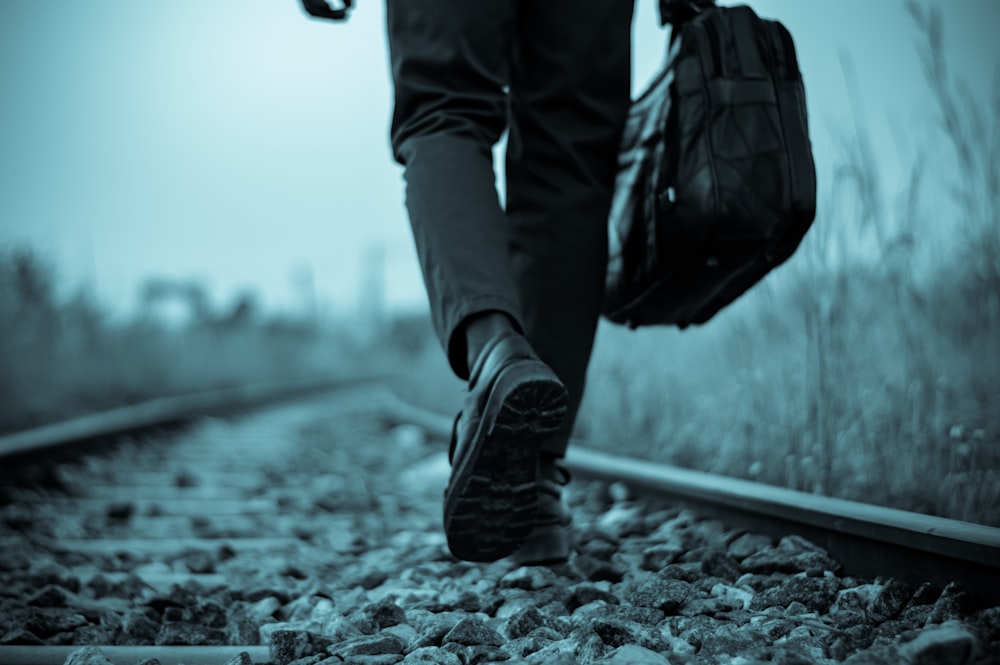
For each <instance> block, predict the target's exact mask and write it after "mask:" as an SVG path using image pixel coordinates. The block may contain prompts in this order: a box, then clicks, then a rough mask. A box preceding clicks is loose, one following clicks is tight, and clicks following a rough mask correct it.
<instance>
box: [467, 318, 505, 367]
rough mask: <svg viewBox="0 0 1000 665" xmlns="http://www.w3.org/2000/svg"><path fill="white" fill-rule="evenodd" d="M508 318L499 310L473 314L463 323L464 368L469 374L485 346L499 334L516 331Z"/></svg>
mask: <svg viewBox="0 0 1000 665" xmlns="http://www.w3.org/2000/svg"><path fill="white" fill-rule="evenodd" d="M516 330H517V329H516V328H515V327H514V323H513V322H512V321H511V320H510V318H509V317H508V316H507V315H506V314H504V313H503V312H501V311H499V310H491V311H488V312H480V313H478V314H473V315H472V316H471V317H469V318H468V320H467V321H466V322H465V349H466V356H465V361H466V367H467V368H468V371H469V372H471V371H472V368H473V367H474V366H475V364H476V360H477V359H478V358H479V355H480V354H481V353H482V351H483V347H485V346H486V344H487V343H488V342H489V341H490V340H491V339H493V338H494V337H496V336H497V335H500V334H501V333H504V332H507V331H511V332H513V331H516Z"/></svg>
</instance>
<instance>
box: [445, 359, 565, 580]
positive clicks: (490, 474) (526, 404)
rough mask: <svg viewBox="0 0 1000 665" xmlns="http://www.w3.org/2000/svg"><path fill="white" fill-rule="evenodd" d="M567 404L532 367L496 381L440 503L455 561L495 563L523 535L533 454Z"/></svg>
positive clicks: (557, 387)
mask: <svg viewBox="0 0 1000 665" xmlns="http://www.w3.org/2000/svg"><path fill="white" fill-rule="evenodd" d="M568 401H569V399H568V395H567V393H566V388H565V387H563V385H562V383H560V382H559V380H558V378H556V376H555V374H554V373H553V372H552V370H550V369H549V368H548V367H546V366H545V365H544V364H542V363H540V362H538V361H521V362H517V363H513V364H512V365H510V366H509V367H507V368H505V369H504V370H503V371H502V372H501V373H500V376H499V377H497V380H496V383H495V384H494V386H493V388H492V390H491V391H490V393H489V396H488V397H487V399H486V403H485V405H484V407H483V414H482V419H481V420H480V423H479V427H478V429H477V431H476V434H475V437H474V439H473V440H472V442H471V443H470V444H469V446H468V448H467V449H466V452H465V453H464V455H463V458H462V459H459V460H456V462H455V466H454V468H453V471H452V482H451V483H450V484H449V487H448V491H447V493H446V495H445V505H444V530H445V534H446V535H447V538H448V547H449V548H450V549H451V552H452V554H454V555H455V556H456V557H457V558H459V559H463V560H465V561H477V562H488V561H496V560H498V559H502V558H504V557H506V556H509V555H510V554H512V553H513V552H514V551H515V550H516V549H517V548H518V547H519V546H520V545H521V544H522V543H523V542H524V541H525V540H526V539H527V537H528V536H529V535H530V533H531V531H532V529H533V528H534V520H535V517H536V516H537V513H538V478H537V472H538V454H539V452H540V451H541V448H542V445H543V444H544V443H545V441H546V440H548V439H549V438H550V437H552V436H554V435H556V434H557V433H558V432H559V430H560V428H561V427H562V424H563V421H564V420H565V418H566V412H567V404H568Z"/></svg>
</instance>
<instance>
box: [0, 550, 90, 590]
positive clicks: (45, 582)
mask: <svg viewBox="0 0 1000 665" xmlns="http://www.w3.org/2000/svg"><path fill="white" fill-rule="evenodd" d="M6 556H7V552H4V557H6ZM28 579H29V580H30V582H31V586H32V587H34V588H36V589H40V588H42V587H46V586H50V585H51V586H59V587H62V588H64V589H66V590H67V591H69V592H71V593H79V592H80V578H79V577H77V576H76V575H75V574H73V571H71V570H70V569H69V568H67V567H66V566H63V565H60V564H58V563H53V562H48V563H43V564H41V565H39V566H37V567H33V568H32V569H31V570H29V571H28Z"/></svg>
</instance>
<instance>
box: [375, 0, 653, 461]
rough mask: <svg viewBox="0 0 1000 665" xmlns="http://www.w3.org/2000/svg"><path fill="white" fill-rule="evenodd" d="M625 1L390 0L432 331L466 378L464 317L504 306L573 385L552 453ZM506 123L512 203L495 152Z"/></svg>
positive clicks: (598, 241) (588, 305)
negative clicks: (565, 396) (498, 179)
mask: <svg viewBox="0 0 1000 665" xmlns="http://www.w3.org/2000/svg"><path fill="white" fill-rule="evenodd" d="M632 10H633V3H632V2H631V1H630V0H524V1H521V0H490V1H488V2H480V1H478V0H387V22H388V35H389V49H390V54H391V61H392V76H393V83H394V88H395V109H394V112H393V118H392V131H391V135H392V136H391V137H392V147H393V153H394V155H395V158H396V159H397V160H398V161H399V162H400V163H401V164H403V165H404V166H405V167H406V168H405V179H406V206H407V210H408V212H409V216H410V222H411V225H412V227H413V236H414V240H415V242H416V246H417V254H418V256H419V258H420V263H421V267H422V269H423V275H424V281H425V284H426V286H427V293H428V297H429V299H430V306H431V316H432V319H433V322H434V327H435V330H436V332H437V334H438V337H439V338H440V340H441V343H442V345H443V346H444V348H445V351H446V353H447V354H448V359H449V362H450V364H451V366H452V369H453V370H454V371H455V372H456V374H458V375H459V376H460V377H462V378H467V370H466V361H465V340H464V336H463V335H462V334H461V333H460V330H461V328H460V325H461V323H462V321H463V319H465V318H466V317H468V316H470V315H472V314H475V313H477V312H483V311H489V310H499V311H502V312H505V313H506V314H508V315H509V316H510V317H511V319H512V320H513V321H514V322H515V324H516V325H517V326H519V327H520V328H521V330H522V332H524V333H525V335H526V336H527V337H528V339H529V341H530V342H531V344H532V346H533V347H534V348H535V351H536V352H537V353H538V354H539V356H540V357H541V358H542V360H544V361H545V362H546V363H547V364H548V365H549V366H550V367H552V369H553V370H554V371H555V372H556V374H557V375H558V376H559V377H560V378H561V379H562V381H563V382H564V383H565V384H566V387H567V388H568V390H569V393H570V401H571V414H572V417H571V418H569V419H568V423H567V432H566V437H564V439H563V440H562V441H558V442H553V444H552V446H551V448H552V452H555V453H557V454H563V453H564V452H565V448H566V443H567V441H566V439H568V434H569V432H568V430H569V429H570V428H571V427H572V422H573V420H574V419H575V414H576V410H577V408H578V407H579V403H580V400H581V399H582V397H583V388H584V381H585V377H586V370H587V364H588V362H589V359H590V352H591V349H592V347H593V341H594V333H595V330H596V327H597V320H598V316H599V313H600V308H601V299H602V295H603V288H604V275H605V269H606V263H607V217H608V209H609V207H610V204H611V193H612V188H613V184H614V178H615V172H616V168H617V152H618V143H619V140H620V137H621V131H622V128H623V126H624V122H625V115H626V113H627V111H628V105H629V91H630V78H631V22H632ZM504 130H509V132H510V133H509V139H508V148H507V159H506V164H505V168H506V171H505V173H506V181H507V189H506V210H504V209H503V208H502V207H501V205H500V203H499V200H498V197H497V193H496V189H495V183H494V172H493V160H492V147H493V146H494V144H496V142H497V141H498V140H499V139H500V137H501V135H502V134H503V132H504ZM456 331H459V334H456Z"/></svg>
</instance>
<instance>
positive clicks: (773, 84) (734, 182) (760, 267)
mask: <svg viewBox="0 0 1000 665" xmlns="http://www.w3.org/2000/svg"><path fill="white" fill-rule="evenodd" d="M688 7H690V8H691V9H692V10H693V11H692V12H691V16H690V17H686V20H683V21H681V22H680V25H677V24H676V23H675V25H674V27H673V30H672V36H671V40H670V46H669V53H668V59H667V64H666V65H665V67H664V69H663V71H662V72H661V73H660V74H659V76H658V77H657V78H656V79H655V80H654V81H653V83H652V84H650V86H649V88H648V89H647V90H646V91H645V92H644V93H643V94H642V96H640V97H639V98H638V99H637V100H635V102H634V103H633V105H632V108H631V110H630V112H629V117H628V121H627V125H626V128H625V133H624V137H623V141H622V147H621V151H620V155H619V172H618V178H617V182H616V183H615V195H614V200H613V203H612V208H611V215H610V218H609V224H608V230H609V238H608V240H609V261H608V273H607V282H606V289H605V299H604V308H603V314H604V316H605V317H606V318H608V319H610V320H611V321H614V322H616V323H624V324H627V325H629V326H631V327H636V326H641V325H652V324H672V325H676V326H678V327H680V328H684V327H686V326H688V325H690V324H694V323H704V322H706V321H708V320H709V319H710V318H711V317H712V316H714V315H715V314H716V312H718V311H719V310H720V309H722V308H723V307H725V306H726V305H728V304H729V303H731V302H732V301H733V300H735V299H736V298H738V297H739V296H740V295H742V294H743V293H744V292H745V291H746V290H747V289H749V288H750V287H751V286H753V285H754V284H756V283H757V282H758V281H759V280H760V279H761V278H762V277H763V276H764V275H765V274H767V273H768V272H769V271H770V270H771V269H772V268H774V267H775V266H777V265H779V264H781V263H782V262H784V261H785V260H786V259H787V258H788V257H789V256H791V254H792V252H794V251H795V248H796V247H798V245H799V243H800V241H801V240H802V237H803V236H804V235H805V233H806V231H807V230H808V229H809V227H810V226H811V224H812V222H813V219H814V218H815V216H816V171H815V166H814V163H813V158H812V148H811V144H810V142H809V130H808V126H807V121H806V105H805V91H804V87H803V83H802V77H801V74H800V72H799V67H798V61H797V59H796V56H795V46H794V44H793V42H792V38H791V35H789V34H788V31H787V30H786V29H785V28H784V26H782V25H781V24H780V23H778V22H776V21H768V20H763V19H760V18H759V17H758V16H757V15H756V14H755V13H754V12H753V10H751V9H750V8H749V7H744V6H737V7H714V6H713V7H707V8H701V9H700V11H699V8H698V7H695V3H689V4H688ZM661 9H662V7H661ZM669 18H670V16H669V15H667V14H664V20H668V19H669ZM674 20H676V16H674Z"/></svg>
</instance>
